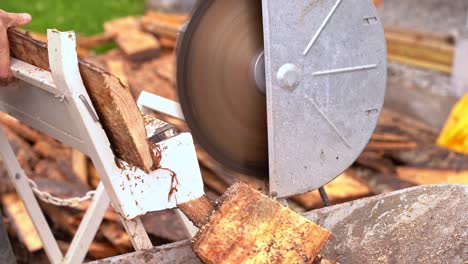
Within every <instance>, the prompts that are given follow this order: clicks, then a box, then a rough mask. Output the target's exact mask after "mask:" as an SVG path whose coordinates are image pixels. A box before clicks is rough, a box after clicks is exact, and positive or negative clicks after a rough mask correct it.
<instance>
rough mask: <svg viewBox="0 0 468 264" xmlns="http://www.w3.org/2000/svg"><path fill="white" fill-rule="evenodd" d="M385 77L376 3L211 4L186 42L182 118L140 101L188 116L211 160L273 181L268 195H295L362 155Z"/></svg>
mask: <svg viewBox="0 0 468 264" xmlns="http://www.w3.org/2000/svg"><path fill="white" fill-rule="evenodd" d="M386 69H387V65H386V45H385V38H384V30H383V25H382V21H381V20H380V19H379V17H378V14H377V11H376V9H375V7H374V5H373V3H372V2H371V1H369V0H335V1H328V0H314V1H304V0H294V1H288V2H287V3H286V2H285V1H281V0H263V1H251V0H223V1H215V0H207V1H201V3H200V4H199V5H198V7H197V8H196V9H195V11H194V13H193V16H192V19H191V20H190V21H189V22H188V23H187V24H186V25H185V26H184V27H183V29H182V30H181V33H180V36H179V41H178V47H177V91H178V96H179V99H180V107H181V110H180V111H177V108H178V106H177V105H171V104H170V102H167V101H165V100H163V99H161V98H157V97H155V96H152V95H149V94H146V93H144V94H143V95H142V96H141V97H140V105H142V106H144V107H147V108H150V109H153V110H156V111H160V112H165V113H166V114H169V115H173V116H176V117H179V118H184V119H185V120H186V122H187V124H188V126H189V127H190V131H191V133H192V135H193V136H194V139H195V141H197V142H198V143H199V144H200V145H201V146H202V147H203V148H204V149H205V150H206V151H207V152H208V153H209V154H210V155H211V156H212V157H213V158H215V159H216V160H217V161H219V162H220V163H221V164H223V165H225V166H227V167H229V168H231V169H233V170H235V171H238V172H241V173H244V174H249V175H254V176H258V177H262V178H265V177H269V192H270V195H271V196H273V197H278V198H281V197H288V196H292V195H296V194H301V193H305V192H308V191H311V190H314V189H317V188H319V187H321V186H323V185H325V184H327V183H328V182H330V181H332V180H333V179H334V178H336V177H337V176H338V175H340V174H341V173H342V172H343V171H344V170H345V169H347V168H348V167H349V166H350V165H351V164H352V163H353V162H354V161H355V160H356V159H357V157H358V155H359V154H360V153H361V152H362V150H363V149H364V147H365V146H366V144H367V142H368V141H369V139H370V137H371V134H372V132H373V130H374V129H375V126H376V123H377V120H378V118H379V114H380V111H381V109H382V105H383V100H384V94H385V85H386V73H387V72H386ZM168 104H169V106H168ZM166 106H167V107H166Z"/></svg>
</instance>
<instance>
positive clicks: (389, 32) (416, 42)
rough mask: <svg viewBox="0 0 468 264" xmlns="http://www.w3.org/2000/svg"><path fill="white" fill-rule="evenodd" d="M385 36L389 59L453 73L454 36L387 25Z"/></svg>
mask: <svg viewBox="0 0 468 264" xmlns="http://www.w3.org/2000/svg"><path fill="white" fill-rule="evenodd" d="M385 38H386V40H387V48H388V58H389V60H391V61H395V62H398V63H403V64H408V65H411V66H416V67H421V68H425V69H430V70H438V71H441V72H444V73H451V70H452V64H453V56H454V45H453V37H451V36H449V35H446V36H440V35H435V34H431V33H427V32H417V31H414V30H407V29H402V28H395V27H386V28H385Z"/></svg>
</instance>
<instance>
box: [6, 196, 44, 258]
mask: <svg viewBox="0 0 468 264" xmlns="http://www.w3.org/2000/svg"><path fill="white" fill-rule="evenodd" d="M0 198H1V201H2V204H3V207H4V209H5V213H6V216H7V217H8V218H9V219H11V221H12V222H13V227H14V229H15V230H16V233H17V234H18V237H19V239H20V241H21V242H22V243H23V244H24V245H25V246H26V248H27V249H28V251H29V252H36V251H38V250H40V249H42V247H43V245H42V241H41V239H40V237H39V234H38V233H37V231H36V228H35V227H34V225H33V223H32V221H31V218H30V217H29V214H28V212H27V211H26V207H25V206H24V204H23V202H22V201H21V199H20V198H19V196H18V195H17V194H16V193H9V194H4V195H2V196H1V197H0ZM2 221H3V220H2Z"/></svg>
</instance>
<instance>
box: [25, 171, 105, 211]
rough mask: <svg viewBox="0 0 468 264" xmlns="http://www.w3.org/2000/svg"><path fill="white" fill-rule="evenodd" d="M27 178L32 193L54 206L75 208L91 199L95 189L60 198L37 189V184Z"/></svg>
mask: <svg viewBox="0 0 468 264" xmlns="http://www.w3.org/2000/svg"><path fill="white" fill-rule="evenodd" d="M27 179H28V182H29V185H30V186H31V189H32V190H33V192H34V194H36V196H37V197H38V198H39V199H40V200H41V201H43V202H45V203H48V204H52V205H55V206H61V207H71V208H76V207H78V206H79V205H80V204H81V203H83V202H85V201H88V200H91V199H93V197H94V195H95V194H96V191H95V190H94V191H89V192H87V193H86V194H85V195H84V196H83V197H72V198H66V199H62V198H58V197H56V196H53V195H52V194H50V193H48V192H43V191H41V190H39V188H38V187H37V184H36V183H35V182H34V181H33V180H31V179H30V178H27Z"/></svg>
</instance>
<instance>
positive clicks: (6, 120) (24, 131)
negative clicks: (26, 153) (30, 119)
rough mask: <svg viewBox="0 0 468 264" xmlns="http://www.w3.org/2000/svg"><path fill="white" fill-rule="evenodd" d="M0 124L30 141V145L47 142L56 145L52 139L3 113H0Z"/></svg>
mask: <svg viewBox="0 0 468 264" xmlns="http://www.w3.org/2000/svg"><path fill="white" fill-rule="evenodd" d="M0 122H1V123H3V124H4V125H5V126H7V127H8V128H10V129H11V130H12V131H13V132H15V133H16V134H18V136H20V137H22V138H24V139H26V140H27V141H30V142H32V143H36V142H38V141H47V142H48V143H50V144H53V143H52V142H54V143H57V141H54V139H52V138H50V137H48V136H46V135H45V134H43V133H41V132H39V131H36V130H34V129H32V128H30V127H29V126H27V125H25V124H23V123H22V122H20V121H19V120H17V119H16V118H14V117H12V116H10V115H7V114H5V113H0Z"/></svg>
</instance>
